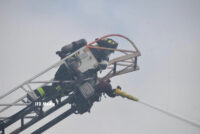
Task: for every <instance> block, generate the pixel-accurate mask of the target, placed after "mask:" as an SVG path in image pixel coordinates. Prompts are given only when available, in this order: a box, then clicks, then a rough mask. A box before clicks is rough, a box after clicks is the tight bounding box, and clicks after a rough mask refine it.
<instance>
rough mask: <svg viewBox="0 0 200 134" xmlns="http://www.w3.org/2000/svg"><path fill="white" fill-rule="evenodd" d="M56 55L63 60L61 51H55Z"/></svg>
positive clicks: (63, 55)
mask: <svg viewBox="0 0 200 134" xmlns="http://www.w3.org/2000/svg"><path fill="white" fill-rule="evenodd" d="M56 54H57V55H58V56H59V57H60V58H61V59H63V58H64V57H65V54H64V53H63V52H62V51H57V52H56Z"/></svg>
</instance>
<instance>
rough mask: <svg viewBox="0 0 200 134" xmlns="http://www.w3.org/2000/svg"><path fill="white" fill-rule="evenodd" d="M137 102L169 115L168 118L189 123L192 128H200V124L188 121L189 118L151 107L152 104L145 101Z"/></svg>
mask: <svg viewBox="0 0 200 134" xmlns="http://www.w3.org/2000/svg"><path fill="white" fill-rule="evenodd" d="M137 102H138V103H140V104H143V105H145V106H147V107H150V108H152V109H154V110H157V111H159V112H161V113H164V114H166V115H168V116H171V117H174V118H176V119H178V120H181V121H184V122H186V123H188V124H190V125H192V126H196V127H198V128H200V124H199V123H198V122H195V121H193V120H190V119H187V118H185V117H183V116H181V115H178V114H175V113H172V112H169V111H166V110H164V109H161V108H159V107H156V106H153V105H151V104H149V103H146V102H143V101H141V100H138V101H137Z"/></svg>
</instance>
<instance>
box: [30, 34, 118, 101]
mask: <svg viewBox="0 0 200 134" xmlns="http://www.w3.org/2000/svg"><path fill="white" fill-rule="evenodd" d="M86 45H87V42H86V40H85V39H81V40H78V41H75V42H72V43H71V44H69V45H65V46H63V47H62V49H61V51H57V52H56V54H57V55H59V57H60V58H61V59H63V58H64V57H66V56H68V55H70V54H72V53H73V52H75V51H76V50H78V49H79V48H81V47H83V46H86ZM96 46H99V47H105V48H113V49H116V48H117V46H118V43H117V42H115V41H114V40H112V39H109V38H104V39H102V40H99V41H97V45H96ZM90 50H91V52H92V53H93V55H94V56H95V58H96V59H97V61H98V62H99V66H98V67H97V68H94V69H91V70H88V71H87V72H86V74H87V75H88V76H90V77H91V76H92V77H94V78H95V79H97V72H98V71H99V70H104V69H106V67H107V64H108V61H109V56H110V54H111V53H114V51H113V50H101V49H94V48H90ZM86 74H84V75H86ZM77 77H79V76H78V74H77V73H76V72H74V71H73V70H71V69H69V68H68V67H66V65H65V64H62V65H61V66H60V67H59V69H58V70H57V72H56V74H55V77H54V80H56V81H60V83H53V84H52V85H50V86H43V87H40V88H37V89H35V90H34V92H30V93H28V96H27V97H28V99H29V100H31V101H34V100H36V99H38V98H39V97H44V96H47V97H48V96H52V95H53V94H55V93H57V92H63V94H67V91H70V90H69V89H70V88H73V87H70V86H69V85H67V86H66V84H64V83H62V81H65V80H75V79H76V78H77ZM97 88H101V89H103V90H99V91H100V92H101V93H102V92H105V93H106V94H108V96H110V97H114V93H113V91H114V90H112V86H111V85H110V82H108V81H106V82H103V83H102V82H101V83H100V84H99V86H97ZM100 92H99V94H101V93H100ZM60 97H61V96H60ZM60 97H58V98H60ZM97 98H98V97H97ZM53 101H54V103H56V102H55V100H53Z"/></svg>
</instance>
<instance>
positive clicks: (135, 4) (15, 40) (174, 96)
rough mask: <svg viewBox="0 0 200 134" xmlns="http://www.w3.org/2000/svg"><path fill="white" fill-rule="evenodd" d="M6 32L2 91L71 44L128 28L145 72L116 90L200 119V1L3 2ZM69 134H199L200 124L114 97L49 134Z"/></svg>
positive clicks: (0, 37) (0, 35) (2, 33)
mask: <svg viewBox="0 0 200 134" xmlns="http://www.w3.org/2000/svg"><path fill="white" fill-rule="evenodd" d="M0 29H1V30H0V62H1V67H0V74H1V75H0V94H2V93H5V92H7V91H8V90H10V89H11V88H13V87H15V86H17V85H19V84H20V83H22V82H23V81H25V80H26V79H28V78H30V77H32V76H33V75H35V74H37V73H38V72H40V71H41V70H44V69H45V68H47V67H48V66H50V65H52V64H53V63H55V62H56V61H58V60H59V58H58V57H57V56H56V55H55V51H56V50H59V49H60V48H61V47H62V46H63V45H65V44H68V43H71V42H72V41H74V40H78V39H80V38H85V39H87V40H88V42H90V41H92V40H94V39H95V38H96V37H100V36H103V35H105V34H110V33H120V34H123V35H126V36H128V37H129V38H130V39H132V40H133V41H134V42H135V44H136V45H137V47H138V48H139V49H140V51H141V53H142V56H141V57H140V58H139V65H140V68H141V70H140V71H138V72H134V73H130V74H128V75H124V76H122V77H118V78H114V79H113V80H112V82H113V87H115V86H117V85H118V84H119V85H121V86H122V88H123V90H124V91H126V92H128V93H131V94H133V95H135V96H137V97H138V98H140V99H141V100H144V101H146V102H149V103H151V104H154V105H157V106H159V107H162V108H164V109H167V110H169V111H172V112H175V113H178V114H181V115H183V116H185V117H187V118H189V119H193V120H195V121H197V122H200V116H199V113H200V99H199V95H200V90H199V87H200V71H199V68H200V60H199V56H200V55H199V50H200V45H199V44H200V38H199V37H200V1H199V0H168V1H164V0H152V1H147V0H146V1H144V0H140V1H139V0H117V1H114V0H110V1H106V0H96V1H94V0H79V1H76V2H75V1H73V0H65V1H64V0H58V1H54V0H41V1H36V0H29V1H25V0H18V1H15V0H0ZM123 45H126V44H123ZM63 110H64V109H62V110H61V112H62V111H63ZM61 112H57V113H55V114H54V115H53V116H50V117H49V119H50V118H53V117H54V116H55V115H58V114H59V113H61ZM49 119H46V120H44V121H42V122H40V123H37V124H36V125H34V126H33V127H32V128H31V129H28V130H27V131H24V133H25V134H26V133H29V132H31V131H32V130H35V129H36V128H37V127H39V126H40V125H41V124H42V123H44V122H46V121H47V120H49ZM66 132H68V133H73V134H81V133H94V132H95V133H96V134H110V133H114V134H121V133H126V134H147V133H148V134H160V133H162V134H179V133H181V134H199V133H200V129H199V128H196V127H193V126H190V125H188V124H186V123H184V122H181V121H179V120H176V119H173V118H171V117H168V116H166V115H163V114H162V113H159V112H157V111H155V110H152V109H149V108H147V107H145V106H142V105H140V104H137V103H134V102H131V101H128V100H125V99H122V98H115V99H110V98H108V97H107V98H102V101H101V102H100V103H95V105H94V106H93V108H92V110H91V113H90V114H88V113H86V114H84V115H81V116H80V115H72V116H71V117H69V118H67V119H65V120H64V121H62V122H61V123H59V124H58V125H56V126H55V127H53V128H51V129H49V130H48V131H46V133H48V134H54V133H66Z"/></svg>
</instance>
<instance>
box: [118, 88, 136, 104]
mask: <svg viewBox="0 0 200 134" xmlns="http://www.w3.org/2000/svg"><path fill="white" fill-rule="evenodd" d="M115 93H116V95H118V96H121V97H124V98H127V99H130V100H134V101H138V99H137V98H136V97H134V96H132V95H129V94H127V93H126V92H123V91H121V89H119V88H117V89H116V90H115Z"/></svg>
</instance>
